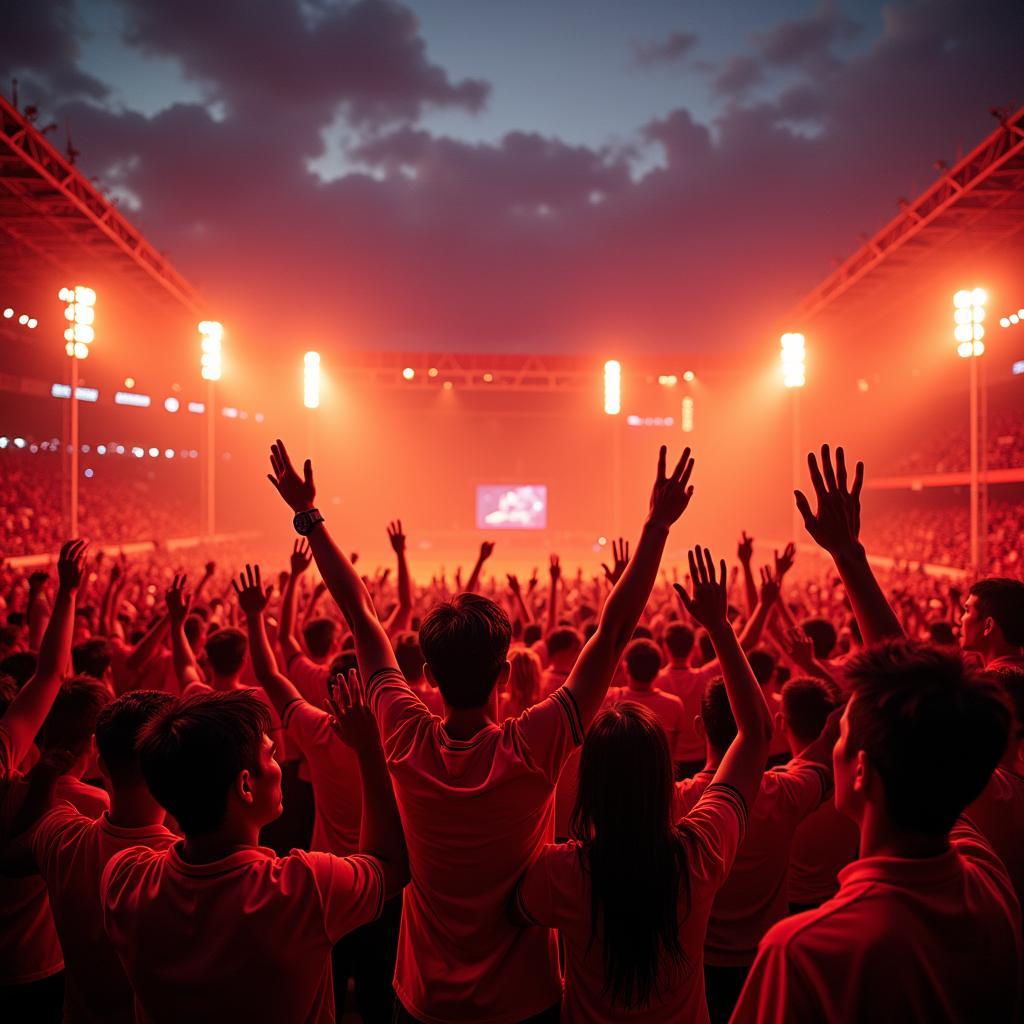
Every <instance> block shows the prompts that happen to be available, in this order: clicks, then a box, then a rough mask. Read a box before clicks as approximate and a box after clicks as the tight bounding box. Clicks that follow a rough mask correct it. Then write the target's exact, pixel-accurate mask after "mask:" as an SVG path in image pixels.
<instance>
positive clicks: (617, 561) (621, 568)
mask: <svg viewBox="0 0 1024 1024" xmlns="http://www.w3.org/2000/svg"><path fill="white" fill-rule="evenodd" d="M627 565H629V541H628V540H625V539H624V538H622V537H620V538H619V539H618V540H617V541H615V540H613V541H612V566H611V568H610V569H609V568H608V566H607V565H606V564H605V563H604V562H602V563H601V568H602V569H603V570H604V577H605V579H606V580H607V581H608V582H609V583H610V584H611V585H612V586H613V587H614V586H615V584H616V583H618V582H619V580H620V579H622V574H623V573H624V572H625V571H626V566H627Z"/></svg>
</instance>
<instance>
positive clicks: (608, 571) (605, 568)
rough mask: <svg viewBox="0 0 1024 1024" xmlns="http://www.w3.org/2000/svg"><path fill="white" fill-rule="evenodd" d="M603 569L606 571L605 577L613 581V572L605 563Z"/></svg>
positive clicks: (602, 564)
mask: <svg viewBox="0 0 1024 1024" xmlns="http://www.w3.org/2000/svg"><path fill="white" fill-rule="evenodd" d="M601 568H602V569H604V574H605V576H607V577H608V579H611V578H612V571H611V569H609V568H608V566H607V565H605V564H604V562H602V563H601Z"/></svg>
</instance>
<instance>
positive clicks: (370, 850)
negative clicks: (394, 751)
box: [356, 740, 409, 896]
mask: <svg viewBox="0 0 1024 1024" xmlns="http://www.w3.org/2000/svg"><path fill="white" fill-rule="evenodd" d="M356 756H357V758H358V759H359V784H360V790H361V794H362V801H363V806H362V818H361V820H360V823H359V852H360V853H366V854H369V855H370V856H372V857H376V858H377V859H378V860H379V861H380V862H381V863H382V865H383V866H384V876H385V877H384V889H385V895H386V896H393V895H395V893H397V892H398V891H399V890H400V889H401V888H402V887H403V886H404V885H405V884H406V882H408V880H409V867H408V860H407V856H406V850H405V834H404V832H403V831H402V820H401V818H400V817H399V814H398V805H397V804H396V802H395V792H394V789H393V788H392V785H391V776H390V775H389V774H388V766H387V761H386V760H385V757H384V750H383V748H382V747H381V744H380V741H379V740H378V741H377V742H376V743H374V744H372V745H371V746H370V747H369V749H359V750H357V751H356Z"/></svg>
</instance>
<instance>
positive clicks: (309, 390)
mask: <svg viewBox="0 0 1024 1024" xmlns="http://www.w3.org/2000/svg"><path fill="white" fill-rule="evenodd" d="M302 363H303V368H302V404H303V405H304V406H305V407H306V408H307V409H318V408H319V407H320V353H319V352H307V353H306V354H305V355H304V356H303V357H302Z"/></svg>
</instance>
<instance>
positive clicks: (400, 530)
mask: <svg viewBox="0 0 1024 1024" xmlns="http://www.w3.org/2000/svg"><path fill="white" fill-rule="evenodd" d="M398 532H399V533H402V520H401V519H399V520H398Z"/></svg>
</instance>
